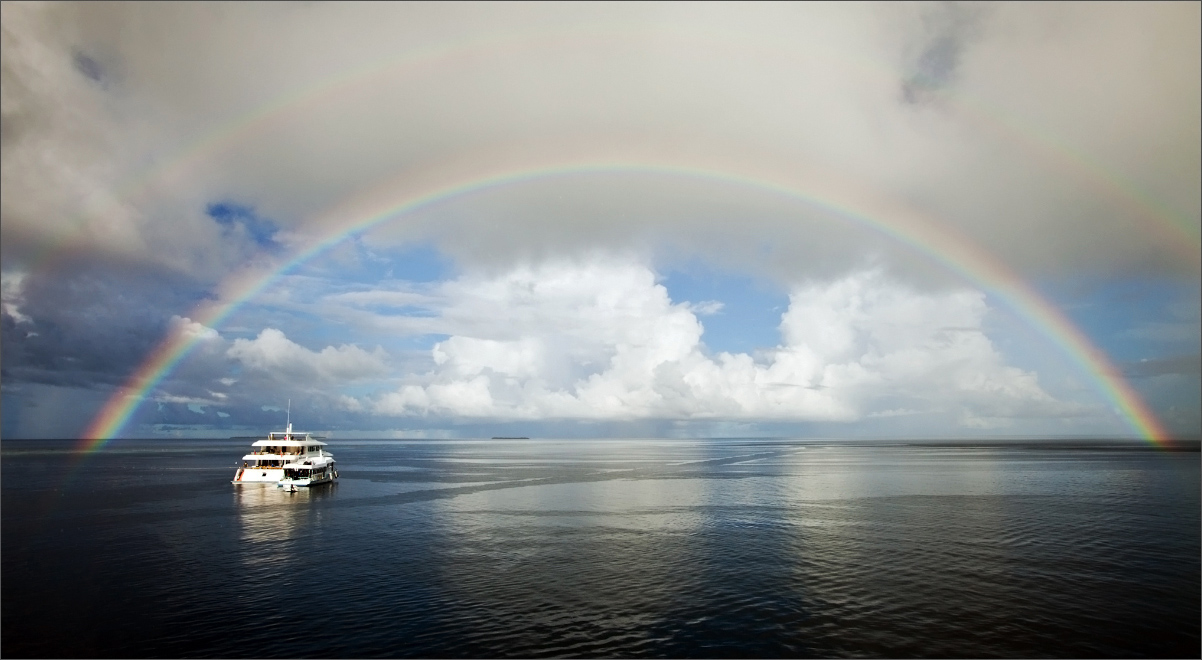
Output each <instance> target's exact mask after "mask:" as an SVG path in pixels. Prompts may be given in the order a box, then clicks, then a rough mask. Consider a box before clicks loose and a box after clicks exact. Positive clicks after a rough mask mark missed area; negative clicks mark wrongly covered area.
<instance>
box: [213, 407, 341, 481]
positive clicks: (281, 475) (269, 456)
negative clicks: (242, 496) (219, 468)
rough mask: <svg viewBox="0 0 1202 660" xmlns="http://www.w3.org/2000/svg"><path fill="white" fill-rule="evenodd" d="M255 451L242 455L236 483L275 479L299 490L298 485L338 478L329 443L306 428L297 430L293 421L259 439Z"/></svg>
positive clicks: (254, 444)
mask: <svg viewBox="0 0 1202 660" xmlns="http://www.w3.org/2000/svg"><path fill="white" fill-rule="evenodd" d="M251 446H252V447H253V448H254V451H252V452H251V453H249V454H247V455H245V456H243V457H242V467H240V468H238V472H236V473H235V474H234V481H233V483H236V484H245V483H273V484H276V485H277V486H280V487H283V488H288V489H290V490H295V489H296V488H297V487H298V486H316V485H318V484H324V483H329V482H332V481H334V480H335V479H337V478H338V471H337V470H335V469H334V455H333V454H331V453H330V452H328V451H326V450H325V449H324V447H325V446H326V443H324V442H320V441H318V440H315V439H314V438H313V436H312V435H310V434H309V433H305V432H303V431H293V430H292V422H291V421H289V422H288V428H287V429H286V430H284V431H272V432H270V433H268V434H267V439H265V440H256V441H255V442H254V443H253V444H252V445H251Z"/></svg>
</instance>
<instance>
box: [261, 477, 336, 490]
mask: <svg viewBox="0 0 1202 660" xmlns="http://www.w3.org/2000/svg"><path fill="white" fill-rule="evenodd" d="M334 479H335V477H333V476H330V475H327V476H324V477H318V478H316V479H311V478H303V479H280V480H279V482H278V483H276V486H279V487H280V488H285V489H292V488H308V487H310V486H320V485H322V484H329V483H334Z"/></svg>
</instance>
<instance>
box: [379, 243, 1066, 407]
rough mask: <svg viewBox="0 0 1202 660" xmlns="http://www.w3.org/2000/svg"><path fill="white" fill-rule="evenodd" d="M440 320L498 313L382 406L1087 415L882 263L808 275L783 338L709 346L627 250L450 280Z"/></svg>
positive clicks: (956, 311) (436, 355) (979, 302)
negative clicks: (617, 255) (752, 350)
mask: <svg viewBox="0 0 1202 660" xmlns="http://www.w3.org/2000/svg"><path fill="white" fill-rule="evenodd" d="M443 294H444V295H445V296H446V300H447V304H446V306H445V307H443V308H441V309H440V310H439V314H440V317H441V318H442V319H447V320H448V321H450V322H453V319H455V318H457V317H467V318H473V319H489V320H490V322H484V323H479V324H476V325H474V326H473V330H472V334H471V335H454V336H451V337H449V338H448V339H446V340H444V341H441V342H438V343H437V344H436V345H435V346H434V348H433V350H432V359H433V364H434V368H433V369H432V370H431V371H430V372H429V373H427V374H425V375H423V376H422V377H421V378H419V379H417V380H418V381H420V382H414V383H410V384H406V385H404V386H402V387H400V388H399V389H397V390H396V391H393V392H391V393H388V394H385V395H382V396H378V397H376V398H375V399H374V400H372V401H371V402H370V407H371V409H372V410H374V411H375V412H376V413H377V414H381V415H402V416H405V415H437V416H453V417H487V418H497V419H513V418H519V419H522V418H526V419H533V418H575V419H637V418H655V419H761V420H790V421H799V420H811V421H852V420H857V419H861V418H864V417H866V416H887V415H898V414H905V412H906V411H907V409H910V408H919V409H922V410H924V411H926V412H933V411H937V412H943V413H946V414H949V415H953V416H958V417H960V418H962V419H963V421H964V422H965V423H967V424H972V425H978V426H979V425H984V424H986V423H990V424H994V425H996V424H1004V423H1005V420H1007V419H1012V418H1016V417H1043V416H1059V415H1071V414H1074V413H1077V412H1080V411H1079V410H1078V409H1076V408H1074V407H1073V406H1071V405H1068V404H1063V403H1060V402H1057V401H1056V400H1054V399H1053V398H1052V397H1051V396H1049V395H1048V394H1047V393H1046V392H1045V391H1044V390H1043V389H1042V388H1041V387H1040V386H1039V384H1038V382H1037V378H1036V376H1035V375H1034V374H1032V373H1030V372H1025V371H1022V370H1020V369H1017V368H1014V367H1010V366H1007V365H1006V364H1005V362H1004V360H1003V359H1002V357H1001V355H1000V354H999V353H998V351H997V350H995V348H994V347H993V345H992V343H991V342H990V340H989V338H988V337H987V336H986V335H985V333H984V331H983V328H982V319H983V317H984V314H985V312H986V305H985V302H984V297H983V296H982V294H980V293H978V292H975V291H969V290H954V291H947V292H942V293H923V292H919V291H915V290H911V289H907V288H904V287H900V286H898V285H896V284H891V283H890V282H889V281H888V280H886V279H885V278H883V277H882V276H881V274H880V273H879V272H874V271H868V272H860V273H856V274H854V275H850V276H848V277H845V278H843V279H841V280H838V281H835V282H823V283H810V284H806V285H799V286H797V287H796V288H795V289H794V290H793V292H792V293H791V295H790V304H789V308H788V310H787V311H786V312H785V313H784V314H783V315H782V317H781V323H780V332H781V342H780V344H779V345H778V346H777V347H775V348H773V349H771V350H767V351H764V352H763V353H762V354H759V355H754V356H753V355H749V354H732V353H727V352H720V353H714V352H711V351H710V350H709V349H708V348H707V347H706V346H705V344H704V341H703V333H704V327H703V324H702V322H701V321H700V320H699V319H698V318H697V315H696V314H695V313H694V311H693V309H692V306H691V305H690V304H689V303H687V302H673V301H672V300H671V299H670V297H669V295H668V292H667V290H666V289H665V288H664V287H663V286H662V285H661V284H658V283H657V282H656V275H655V273H654V272H653V271H652V270H651V269H649V268H647V267H646V266H643V265H640V264H637V263H633V262H630V261H621V260H603V259H602V260H594V261H590V262H585V263H579V262H558V263H546V264H543V265H540V266H523V267H520V268H517V269H514V270H512V271H510V272H507V273H504V274H500V275H496V276H493V277H487V278H483V277H472V276H468V277H464V278H462V279H460V280H458V281H455V282H451V283H448V284H447V285H445V288H444V291H443Z"/></svg>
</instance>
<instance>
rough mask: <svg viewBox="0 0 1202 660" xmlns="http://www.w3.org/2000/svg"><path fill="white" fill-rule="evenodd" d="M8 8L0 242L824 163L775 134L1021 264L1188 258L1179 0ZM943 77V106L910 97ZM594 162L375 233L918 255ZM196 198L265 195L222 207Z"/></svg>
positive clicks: (1191, 99)
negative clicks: (401, 199)
mask: <svg viewBox="0 0 1202 660" xmlns="http://www.w3.org/2000/svg"><path fill="white" fill-rule="evenodd" d="M4 16H5V26H6V30H5V35H6V36H5V42H4V44H5V45H4V47H5V57H4V58H3V59H4V68H5V76H4V81H5V83H4V84H5V90H4V91H5V93H4V97H5V124H4V125H5V131H6V134H5V141H4V142H5V147H4V153H5V159H6V160H5V163H6V166H5V168H4V181H3V183H4V187H5V189H6V191H8V192H7V194H6V195H5V200H4V204H5V208H4V217H5V223H4V237H5V240H4V245H5V248H4V249H5V250H6V252H5V258H6V260H7V261H9V262H15V261H17V260H20V259H22V257H21V254H23V251H26V252H27V250H28V247H27V246H29V245H30V244H34V245H39V246H45V245H54V244H56V243H57V242H60V241H62V240H70V241H71V242H72V244H82V243H90V247H91V249H97V250H101V249H103V250H108V251H111V252H112V253H114V254H120V255H123V256H124V258H129V259H149V260H157V261H160V262H162V263H168V264H175V265H176V267H178V268H181V269H184V270H186V271H188V272H191V273H194V274H195V275H196V276H197V277H201V278H215V277H220V276H221V275H222V274H223V273H225V272H228V269H229V267H230V266H231V265H232V264H236V263H239V262H240V261H244V260H246V259H247V258H249V257H250V256H251V255H254V254H256V250H257V249H259V248H262V247H264V243H265V241H268V240H271V241H274V242H276V243H279V244H281V245H284V246H292V245H296V244H298V243H297V242H302V243H303V241H305V240H309V239H312V238H314V237H316V236H321V235H323V234H324V232H326V231H329V227H328V224H329V223H331V222H337V221H341V220H345V218H337V217H336V216H330V215H328V214H325V213H324V212H325V211H326V210H327V209H330V208H333V207H335V206H336V205H338V204H339V203H341V202H344V201H346V200H348V199H353V198H355V197H356V196H357V195H360V194H362V191H363V190H365V189H367V188H368V187H370V186H371V185H372V184H373V183H375V182H382V181H389V180H395V179H396V178H397V177H400V179H399V180H400V181H402V184H403V185H412V186H420V185H427V186H436V185H445V184H448V183H454V182H455V178H456V177H457V176H465V177H470V176H471V175H472V174H471V172H470V170H471V168H470V167H469V168H467V169H463V168H460V165H456V163H460V164H462V163H481V162H495V163H497V167H501V168H502V169H504V167H505V166H504V165H502V163H504V162H506V161H508V162H510V166H511V167H518V168H520V167H526V166H531V164H534V165H541V166H547V167H554V164H555V163H558V162H564V161H574V160H579V159H583V160H586V161H587V160H589V159H601V160H606V161H608V162H629V161H639V160H646V159H650V160H652V161H659V162H665V163H676V164H683V165H685V166H686V167H687V166H689V165H695V164H697V163H701V162H708V163H719V164H721V165H722V167H725V168H726V169H728V170H730V171H732V172H734V173H735V174H738V175H741V176H744V177H751V178H754V177H755V176H756V173H757V172H761V173H762V172H769V173H771V174H774V175H778V176H782V177H783V178H785V179H792V180H794V181H795V182H796V184H797V185H798V186H799V187H800V188H801V189H802V190H805V191H807V192H809V193H810V194H812V195H814V196H816V197H819V198H821V197H822V196H823V194H824V191H825V190H827V189H826V188H823V187H822V186H821V183H822V182H821V181H819V180H817V179H814V178H812V177H807V176H796V177H795V176H793V175H792V174H788V173H787V170H788V167H786V166H784V165H782V164H788V163H793V164H799V165H804V167H802V169H803V170H806V171H816V172H823V173H827V174H828V175H829V176H830V177H833V178H836V179H842V180H846V181H851V182H854V183H855V185H857V186H861V187H863V188H864V189H867V190H872V191H874V192H875V193H878V194H883V195H886V196H889V195H892V196H895V197H896V198H898V199H904V200H906V201H907V203H910V204H913V205H915V206H917V207H918V209H919V210H920V211H921V212H924V213H927V214H930V215H931V216H932V217H933V218H935V219H936V220H937V222H939V223H944V224H947V225H948V226H950V227H953V228H954V229H955V230H956V231H958V232H960V233H963V234H964V235H966V236H968V237H969V238H970V239H971V240H973V241H975V242H977V243H979V244H988V245H990V246H991V249H992V250H993V251H994V252H995V253H996V254H997V255H998V256H999V257H1001V258H1002V259H1003V260H1005V261H1007V262H1009V263H1010V264H1011V265H1014V266H1015V267H1017V268H1019V269H1021V270H1022V272H1024V273H1030V274H1032V275H1041V274H1043V273H1047V272H1064V271H1066V270H1073V271H1076V272H1082V271H1092V272H1095V273H1103V274H1106V273H1109V274H1114V273H1116V272H1127V271H1149V272H1172V273H1177V274H1178V275H1180V274H1182V273H1185V274H1189V275H1192V274H1193V272H1194V271H1195V270H1196V264H1193V263H1189V259H1185V258H1184V257H1180V255H1179V257H1180V258H1174V259H1167V260H1166V259H1164V258H1163V255H1164V254H1165V253H1166V251H1167V252H1169V253H1173V254H1178V253H1179V250H1178V247H1177V246H1178V245H1179V242H1180V239H1181V235H1180V234H1178V233H1174V230H1172V229H1169V228H1168V227H1169V225H1168V224H1166V223H1171V222H1172V221H1171V220H1168V219H1166V218H1167V217H1169V216H1176V217H1177V218H1178V222H1183V223H1185V224H1186V225H1189V224H1190V223H1193V226H1195V227H1196V223H1197V217H1198V213H1199V207H1200V206H1202V202H1200V201H1199V193H1198V186H1197V185H1196V181H1197V180H1198V179H1199V176H1200V172H1199V165H1198V163H1199V160H1200V159H1199V147H1198V144H1199V142H1200V140H1199V129H1198V126H1197V121H1196V117H1197V116H1198V113H1199V105H1198V97H1199V94H1198V89H1199V83H1198V80H1199V78H1200V76H1199V71H1198V63H1197V61H1196V60H1197V58H1194V57H1192V54H1193V53H1196V52H1197V50H1198V47H1199V44H1198V34H1197V30H1195V29H1194V28H1193V27H1192V26H1194V25H1195V24H1196V23H1197V21H1196V20H1194V19H1197V18H1198V9H1197V7H1196V6H1195V5H1189V4H1160V5H1152V6H1135V5H1103V6H1092V5H1091V6H1086V5H1055V6H1053V7H1050V8H1044V7H1035V6H1031V5H1000V6H997V7H994V8H992V9H990V10H988V11H986V10H983V9H979V8H977V7H975V6H970V5H958V4H947V5H939V6H927V5H915V6H909V5H906V6H851V7H839V8H835V7H826V6H811V5H758V6H751V7H743V6H734V5H722V6H715V7H711V8H708V9H707V10H705V11H698V10H697V9H696V8H695V7H689V6H683V5H682V6H672V5H653V6H649V7H643V6H634V5H595V6H586V7H568V6H555V5H542V6H532V7H529V8H527V10H524V11H522V12H518V13H514V12H512V11H510V10H509V9H508V8H506V7H505V6H498V7H490V6H484V5H481V6H477V7H474V8H473V11H472V12H466V13H465V12H462V11H459V10H457V9H452V8H450V7H449V6H444V5H420V4H419V5H395V6H392V5H387V6H372V7H367V6H363V5H351V6H341V5H326V4H314V5H223V6H221V7H220V8H216V7H208V8H206V7H203V6H201V5H183V6H173V5H146V4H142V3H132V4H118V5H111V4H110V5H102V6H97V7H93V6H91V5H89V4H86V3H84V4H68V3H63V4H61V5H57V4H54V5H46V6H42V5H6V7H5V14H4ZM131 25H138V26H140V27H139V28H138V29H136V30H135V29H129V26H131ZM267 33H270V34H272V35H274V36H273V39H272V40H271V41H270V43H267V42H265V41H264V40H262V39H261V38H259V36H260V35H262V34H267ZM326 44H328V45H329V46H324V45H326ZM100 82H103V83H104V84H103V85H102V84H98V83H100ZM899 90H902V91H901V93H899ZM935 94H938V95H939V98H941V99H942V101H940V103H937V104H934V105H936V106H938V107H937V108H933V107H928V106H931V105H932V104H929V103H925V102H923V103H917V104H916V103H910V102H908V101H907V99H909V100H910V101H916V100H919V99H933V98H934V97H933V96H932V95H935ZM284 99H296V101H295V102H293V103H288V102H282V100H284ZM264 113H266V114H264ZM523 159H525V160H523ZM548 163H549V165H548ZM456 168H460V169H456ZM444 170H445V171H444ZM440 173H441V174H440ZM457 173H458V174H457ZM440 177H441V178H440ZM448 177H449V179H448ZM590 180H592V179H589V177H576V178H575V179H573V178H571V177H569V178H567V179H566V180H563V181H546V182H542V183H538V182H530V183H527V184H524V185H521V186H504V187H502V189H500V190H497V191H495V194H482V195H469V196H465V197H464V198H463V199H461V200H459V202H458V203H457V204H456V205H453V208H431V209H428V210H427V211H424V212H420V213H416V214H413V215H412V216H410V217H407V218H404V219H403V220H402V221H401V222H400V223H398V224H397V225H395V226H394V228H393V230H392V231H393V234H392V237H391V238H390V239H388V240H396V239H405V240H409V239H413V238H428V239H431V240H434V241H435V242H437V243H438V245H439V247H440V248H442V249H444V250H445V251H447V252H449V253H451V254H453V255H455V256H456V258H458V259H460V260H466V261H470V262H472V263H475V264H479V263H485V262H490V263H493V264H499V265H502V266H504V265H508V264H511V263H513V262H514V260H516V259H520V258H527V257H547V256H554V255H555V254H562V253H564V252H576V253H582V252H587V251H589V250H591V249H594V248H596V247H597V246H598V244H603V245H604V246H606V247H616V248H620V249H638V248H640V247H648V246H647V244H658V243H667V244H675V245H677V246H684V247H686V248H687V249H690V250H697V251H699V252H702V253H704V254H705V255H706V257H707V258H712V259H721V258H724V259H730V260H734V261H736V262H738V263H739V265H740V267H742V268H745V269H756V268H764V267H767V268H771V269H774V270H773V272H774V273H775V274H776V275H778V276H780V277H782V278H784V279H788V280H793V279H799V278H804V277H807V276H818V275H824V276H825V275H830V274H831V273H830V272H829V271H825V272H823V271H821V270H818V269H821V268H823V267H824V265H823V263H824V260H823V259H819V258H816V257H818V256H821V255H825V256H826V259H828V260H831V261H833V262H835V263H849V262H852V263H858V262H860V261H862V260H863V259H865V258H869V257H872V256H874V255H875V256H877V257H881V256H884V257H885V258H887V260H888V261H890V262H892V265H893V266H895V267H896V268H897V269H898V270H903V271H904V270H912V269H915V268H919V267H918V266H915V265H914V264H913V263H911V261H914V260H912V259H911V260H910V261H907V259H906V257H905V254H906V250H905V249H904V248H899V246H897V245H892V244H890V243H889V242H887V241H886V242H884V243H883V244H882V243H881V242H880V241H865V240H863V237H862V236H860V235H859V234H855V232H853V235H854V238H849V235H848V231H849V228H848V227H846V226H844V225H845V224H846V221H845V220H843V221H838V222H831V221H830V220H831V218H830V217H829V215H830V214H829V213H825V212H823V211H821V210H820V209H817V208H813V207H809V208H807V207H806V206H805V205H799V204H797V203H796V202H795V201H791V200H786V199H782V198H779V197H775V196H773V195H771V194H766V193H763V192H755V193H750V192H749V191H748V190H746V189H744V188H741V187H740V186H738V185H732V186H714V185H713V183H712V182H704V181H703V182H693V183H689V182H687V181H671V180H662V179H661V180H648V179H647V178H646V177H641V176H632V177H628V178H626V179H621V178H619V179H610V180H608V184H606V186H601V188H602V189H598V188H597V185H600V184H597V185H585V182H587V181H590ZM423 181H426V182H428V183H425V184H422V183H421V182H423ZM593 182H594V183H595V184H596V183H597V182H596V181H593ZM1126 190H1136V191H1140V192H1139V193H1137V194H1136V195H1135V196H1134V197H1132V196H1131V195H1130V194H1129V193H1126V192H1124V191H1126ZM1140 195H1145V196H1149V197H1151V198H1153V199H1155V200H1157V202H1156V203H1157V204H1159V205H1160V208H1162V209H1164V211H1163V212H1158V211H1154V210H1150V208H1149V207H1147V206H1146V205H1145V206H1141V205H1140V204H1141V202H1140V201H1139V198H1140ZM598 197H605V198H609V199H613V200H618V201H616V202H610V203H609V204H605V203H601V202H599V201H598V199H597V198H598ZM693 197H698V198H701V199H703V200H704V204H694V203H690V201H689V200H690V198H693ZM826 201H827V202H829V203H832V204H834V205H836V206H838V205H840V204H845V205H852V206H854V203H855V202H856V201H857V200H856V199H854V198H849V199H832V200H826ZM213 205H227V207H228V208H254V209H255V213H256V216H255V217H257V218H272V225H271V226H270V227H266V226H265V225H261V223H259V224H256V223H250V224H247V223H242V224H241V225H238V226H241V227H243V228H244V229H245V230H244V231H230V228H231V226H232V225H235V224H237V223H236V222H234V221H233V220H232V219H231V218H228V217H227V218H226V220H227V221H226V222H224V223H219V222H214V221H213V218H212V217H209V215H207V214H206V212H205V211H206V209H207V208H212V207H213ZM699 206H701V207H709V208H710V211H709V212H706V211H705V210H704V208H699ZM611 210H612V211H614V212H609V211H611ZM1157 213H1161V217H1157V216H1156V214H1157ZM222 217H224V216H222ZM875 220H882V219H875ZM1149 226H1151V227H1152V228H1154V229H1155V230H1154V231H1149ZM375 236H376V239H377V240H385V238H386V237H387V236H388V234H387V232H379V233H377V234H376V235H375ZM1032 236H1038V237H1039V240H1038V241H1032V240H1031V237H1032ZM81 238H82V239H84V240H82V241H81V240H79V239H81ZM764 243H768V244H770V245H772V246H773V248H772V250H771V251H770V255H769V258H768V259H767V260H765V259H764V257H763V255H762V254H760V253H759V252H758V251H757V250H758V248H759V247H760V246H761V245H763V244H764ZM10 246H11V247H10ZM819 246H821V247H819ZM652 248H654V246H652ZM1182 259H1185V261H1182ZM765 261H766V263H765ZM917 261H919V262H921V259H919V260H917Z"/></svg>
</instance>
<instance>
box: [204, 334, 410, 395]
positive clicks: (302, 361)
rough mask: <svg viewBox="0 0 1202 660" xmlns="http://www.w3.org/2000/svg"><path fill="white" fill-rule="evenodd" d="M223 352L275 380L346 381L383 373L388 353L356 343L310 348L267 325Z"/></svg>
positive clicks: (378, 348) (235, 342) (235, 341)
mask: <svg viewBox="0 0 1202 660" xmlns="http://www.w3.org/2000/svg"><path fill="white" fill-rule="evenodd" d="M226 354H227V355H228V356H229V357H230V358H232V359H234V360H236V361H238V362H239V363H241V364H242V365H243V366H244V367H247V368H249V369H254V370H258V371H261V372H266V373H268V374H270V375H272V376H273V377H274V378H276V379H280V380H286V379H306V380H310V379H317V380H321V381H326V382H346V381H353V380H358V379H362V378H368V377H373V376H380V375H383V374H384V373H386V369H387V367H386V361H387V359H388V355H387V354H386V353H385V352H384V349H382V348H380V347H378V346H377V347H376V349H375V350H374V351H372V352H370V353H369V352H368V351H365V350H363V349H362V348H359V347H358V346H353V345H348V344H343V345H342V346H338V347H334V346H326V347H325V348H323V349H321V351H312V350H309V349H307V348H305V347H304V346H301V345H300V344H297V343H296V342H294V341H292V340H290V339H288V337H286V336H285V335H284V333H283V332H281V331H279V330H277V329H275V328H267V329H265V330H263V331H262V332H260V333H259V336H258V337H255V338H254V339H236V340H234V343H233V345H232V346H230V347H229V350H228V351H227V352H226Z"/></svg>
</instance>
